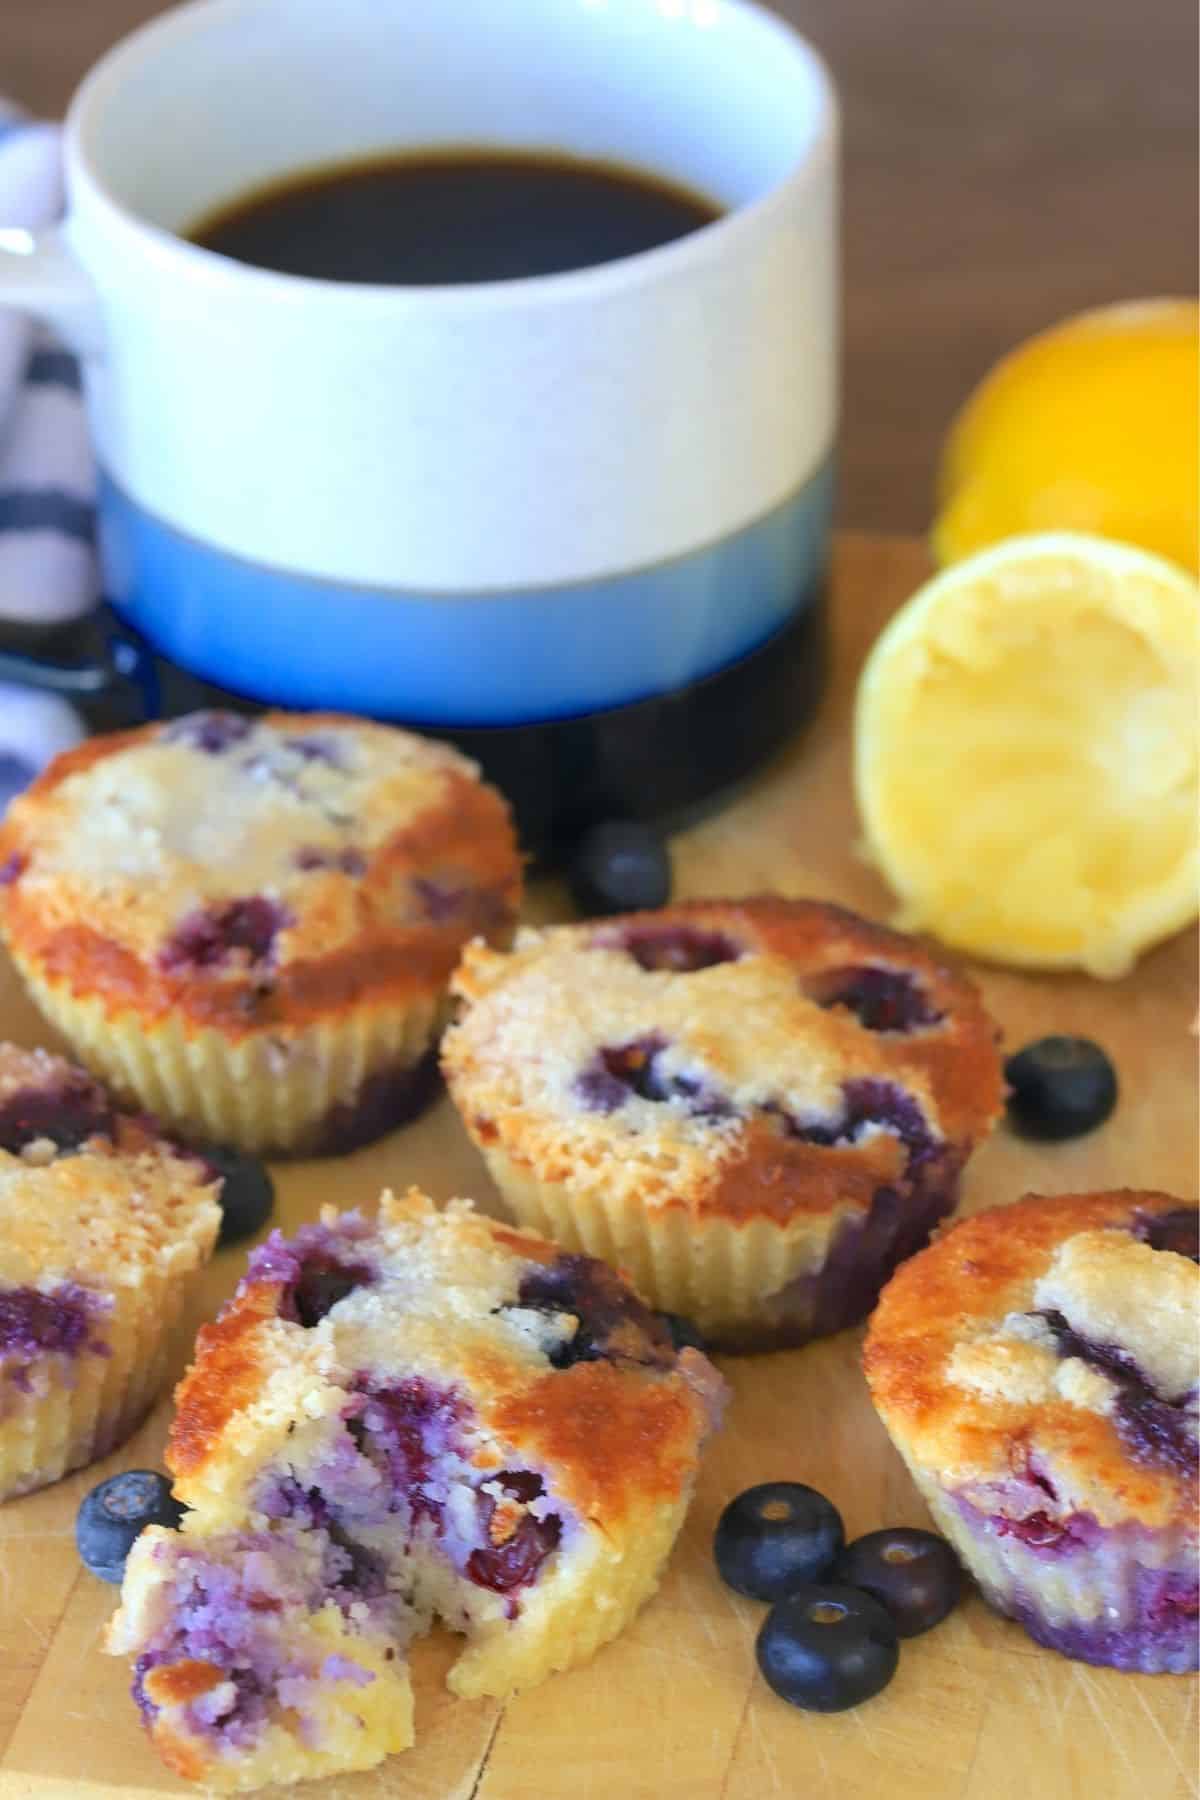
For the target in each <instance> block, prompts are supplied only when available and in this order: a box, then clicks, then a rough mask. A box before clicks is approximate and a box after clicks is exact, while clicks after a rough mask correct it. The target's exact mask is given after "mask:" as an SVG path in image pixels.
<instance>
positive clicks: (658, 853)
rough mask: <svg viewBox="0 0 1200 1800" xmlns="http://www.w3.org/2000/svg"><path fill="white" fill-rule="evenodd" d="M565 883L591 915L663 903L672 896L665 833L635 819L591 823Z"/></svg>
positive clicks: (643, 909)
mask: <svg viewBox="0 0 1200 1800" xmlns="http://www.w3.org/2000/svg"><path fill="white" fill-rule="evenodd" d="M567 885H568V887H569V888H570V890H571V898H572V900H574V902H575V905H576V906H577V907H578V909H579V911H580V912H581V913H582V914H583V916H584V917H585V918H589V919H598V918H606V917H607V916H608V915H609V914H610V913H623V912H649V911H652V910H653V909H654V908H656V907H659V906H665V905H666V903H667V901H668V900H669V899H670V897H671V858H670V854H669V853H668V850H667V846H666V843H665V842H664V840H663V837H662V834H661V833H660V832H658V831H656V830H655V829H654V827H653V825H640V824H638V823H637V822H636V821H634V820H632V819H631V820H626V821H620V820H614V821H613V822H612V823H611V824H608V825H596V826H593V828H592V830H591V831H588V832H585V833H584V835H583V837H581V838H580V840H579V843H578V844H577V845H576V847H575V853H574V855H573V856H572V858H571V861H570V864H569V865H568V868H567Z"/></svg>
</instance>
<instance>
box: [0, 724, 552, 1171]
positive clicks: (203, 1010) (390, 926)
mask: <svg viewBox="0 0 1200 1800" xmlns="http://www.w3.org/2000/svg"><path fill="white" fill-rule="evenodd" d="M476 777H477V771H476V769H475V765H474V764H473V763H470V762H468V761H466V759H465V758H463V757H461V756H459V755H458V754H457V752H456V751H453V750H451V749H448V748H446V747H445V746H444V745H441V744H435V743H432V742H430V741H428V740H426V739H424V738H419V737H414V736H412V735H410V734H409V733H407V732H402V731H396V730H393V729H391V728H390V727H388V726H384V725H373V724H369V723H366V722H365V721H361V720H360V721H356V720H351V719H345V718H340V717H337V716H336V715H331V714H312V715H289V714H286V713H268V714H266V715H265V716H263V717H261V718H259V719H256V720H251V719H249V718H242V717H240V716H237V715H235V714H232V713H214V712H209V713H196V714H193V715H191V716H190V717H188V718H183V719H176V720H174V721H172V722H171V723H169V724H165V725H149V726H146V727H144V728H142V729H141V730H138V731H131V732H121V733H117V734H115V735H113V736H110V737H102V738H97V739H94V740H92V741H91V742H90V743H87V744H83V745H80V746H79V747H78V748H77V749H74V750H71V751H68V752H67V753H66V754H65V755H62V756H60V757H58V758H57V759H56V760H55V761H54V762H53V763H52V764H51V765H50V767H49V768H48V769H47V770H46V772H45V773H44V774H43V775H42V776H41V777H40V778H39V780H38V781H36V782H35V783H34V785H33V786H32V788H30V789H29V791H28V792H27V793H26V794H25V795H23V796H21V797H20V798H18V799H17V800H16V801H15V802H14V803H13V805H12V807H11V808H10V810H9V812H8V814H7V815H6V816H5V818H4V820H3V821H2V822H0V935H2V936H3V939H4V941H5V942H6V943H7V945H8V948H9V950H10V952H11V954H12V957H13V960H14V962H15V963H16V965H17V968H18V969H19V970H20V972H21V974H22V976H23V977H24V979H25V982H26V985H27V986H28V988H29V991H30V993H31V995H32V996H33V999H34V1000H35V1001H36V1002H37V1004H38V1005H39V1006H40V1007H41V1009H42V1011H43V1012H44V1013H45V1014H46V1016H47V1017H48V1018H49V1019H50V1020H51V1021H52V1023H53V1024H54V1025H56V1026H57V1027H58V1028H59V1030H60V1031H62V1032H63V1033H64V1035H65V1036H66V1037H67V1038H68V1039H69V1040H70V1042H71V1044H72V1045H73V1046H74V1047H75V1049H76V1050H77V1051H78V1053H79V1055H80V1056H81V1058H82V1059H83V1060H84V1061H85V1062H86V1063H87V1064H88V1065H89V1067H91V1068H92V1069H94V1070H95V1071H96V1072H97V1073H98V1074H99V1075H100V1076H102V1077H103V1078H104V1079H105V1080H106V1081H107V1082H109V1083H110V1084H111V1085H112V1086H114V1087H115V1088H116V1089H117V1090H118V1091H119V1092H120V1093H122V1094H124V1095H127V1096H134V1097H135V1098H136V1100H137V1101H138V1103H139V1104H140V1105H141V1106H143V1107H146V1108H148V1109H149V1110H150V1111H152V1112H155V1113H157V1114H158V1115H159V1116H160V1117H161V1118H163V1119H164V1120H167V1121H169V1122H170V1124H171V1125H172V1126H173V1127H174V1128H175V1129H177V1130H178V1131H180V1132H182V1133H184V1134H185V1135H189V1136H192V1137H195V1138H208V1139H210V1140H215V1141H218V1142H223V1143H228V1144H233V1145H237V1146H238V1147H239V1148H241V1149H243V1150H249V1151H259V1152H270V1151H275V1152H295V1153H312V1154H317V1153H324V1152H331V1151H339V1150H345V1149H350V1148H353V1147H354V1146H356V1145H358V1144H361V1143H366V1142H367V1141H369V1140H370V1139H371V1138H372V1137H376V1136H378V1135H379V1134H380V1133H382V1132H384V1131H386V1130H389V1129H390V1128H391V1127H392V1126H394V1125H397V1124H399V1123H401V1122H402V1121H403V1120H404V1119H405V1118H407V1117H410V1116H411V1115H412V1114H413V1113H414V1111H416V1110H417V1109H418V1108H419V1106H420V1105H421V1104H422V1103H423V1102H424V1100H425V1099H426V1098H427V1097H428V1096H429V1094H430V1093H431V1092H432V1089H433V1084H434V1079H435V1075H436V1068H435V1061H436V1053H435V1050H434V1048H433V1046H434V1044H435V1041H436V1037H437V1033H438V1031H439V1029H440V1026H441V1023H442V1018H443V1012H444V1008H445V990H446V984H447V981H448V979H449V976H450V972H451V970H452V969H453V967H454V964H455V961H456V960H457V957H458V953H459V950H460V949H461V947H462V945H463V944H464V943H465V942H466V941H467V939H468V938H470V937H473V936H474V935H475V934H476V933H482V934H484V935H485V936H498V937H503V936H505V935H506V933H507V930H508V927H509V925H510V922H511V919H512V917H513V914H514V909H515V906H516V903H517V898H518V893H519V886H520V865H519V861H518V857H517V853H516V849H515V845H514V840H513V835H512V829H511V825H510V822H509V817H508V812H507V808H506V807H505V804H504V802H503V801H502V800H501V798H500V797H499V795H498V794H496V793H495V792H494V791H493V790H492V789H491V788H488V787H485V786H484V785H483V784H482V783H481V782H479V781H478V780H477V778H476Z"/></svg>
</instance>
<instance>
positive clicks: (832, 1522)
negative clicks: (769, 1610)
mask: <svg viewBox="0 0 1200 1800" xmlns="http://www.w3.org/2000/svg"><path fill="white" fill-rule="evenodd" d="M845 1541H846V1533H845V1530H844V1528H843V1525H842V1520H841V1515H840V1513H839V1512H838V1510H837V1508H836V1506H834V1505H833V1503H832V1502H831V1501H829V1500H827V1499H826V1498H825V1496H824V1494H818V1493H817V1491H816V1489H815V1488H810V1487H805V1486H804V1484H803V1483H802V1482H799V1481H764V1482H761V1483H760V1484H759V1486H758V1487H752V1488H747V1489H746V1491H745V1493H744V1494H739V1495H738V1496H737V1498H736V1499H735V1500H731V1501H730V1502H729V1505H728V1506H727V1507H726V1508H725V1511H724V1512H723V1513H722V1514H721V1517H720V1519H719V1521H718V1523H717V1530H716V1535H715V1536H714V1538H713V1555H714V1556H715V1558H716V1564H717V1570H718V1572H719V1574H720V1576H721V1579H722V1580H723V1581H725V1582H727V1583H728V1585H729V1586H730V1587H731V1588H736V1590H737V1592H738V1593H739V1594H749V1596H750V1598H751V1599H752V1600H780V1599H782V1598H783V1596H784V1595H785V1594H790V1593H793V1592H794V1591H795V1590H796V1589H797V1588H799V1587H803V1586H804V1585H805V1584H806V1583H811V1582H814V1581H820V1580H821V1579H822V1577H823V1576H824V1575H825V1574H826V1572H827V1571H828V1570H829V1568H830V1567H831V1565H832V1563H833V1560H834V1558H835V1557H836V1556H837V1554H838V1552H839V1551H840V1550H841V1548H842V1545H843V1544H844V1543H845Z"/></svg>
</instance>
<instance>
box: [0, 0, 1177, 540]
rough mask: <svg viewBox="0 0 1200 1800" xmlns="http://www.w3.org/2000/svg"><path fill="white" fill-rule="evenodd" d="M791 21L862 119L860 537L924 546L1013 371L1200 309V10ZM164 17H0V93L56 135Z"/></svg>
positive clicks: (851, 120)
mask: <svg viewBox="0 0 1200 1800" xmlns="http://www.w3.org/2000/svg"><path fill="white" fill-rule="evenodd" d="M502 3H503V0H497V4H502ZM507 3H508V4H513V5H515V4H519V3H520V0H507ZM777 5H778V10H780V11H781V12H783V13H785V14H786V15H787V16H788V17H790V18H791V19H793V20H794V22H795V23H796V24H798V25H799V26H800V27H801V28H802V29H803V30H804V31H806V32H807V33H808V35H809V36H810V37H811V38H812V39H813V41H814V42H815V43H816V44H817V45H818V47H819V48H820V49H821V50H822V51H823V52H824V54H825V56H826V58H827V59H828V61H829V62H830V64H831V65H832V67H833V70H834V73H835V75H836V77H837V80H838V83H839V85H840V87H841V91H842V95H843V101H844V108H845V136H846V170H845V175H846V200H845V271H846V303H845V316H846V372H845V425H844V431H843V439H842V444H843V452H842V467H843V490H842V515H843V518H844V519H845V520H846V521H847V522H848V523H850V524H853V525H859V526H866V527H870V528H872V529H874V530H892V529H896V530H916V531H920V530H923V529H924V527H925V525H926V524H927V522H928V518H929V506H930V497H929V496H930V478H931V472H932V468H933V463H934V459H935V457H936V454H937V447H938V443H939V440H940V437H941V434H942V431H943V430H944V428H945V425H946V422H947V420H948V419H949V417H950V414H951V413H952V411H953V409H954V408H955V406H956V405H957V403H958V402H959V400H960V399H961V398H962V396H963V394H964V393H965V392H966V390H967V389H968V387H969V386H970V385H971V383H972V382H973V381H974V380H975V379H976V378H977V377H978V376H979V375H980V374H981V373H982V372H983V371H984V369H986V368H987V366H988V364H989V363H990V362H991V361H992V360H993V359H994V358H995V357H996V356H998V355H999V354H1000V352H1001V351H1003V350H1004V349H1005V348H1007V346H1008V345H1010V344H1011V343H1013V342H1014V341H1015V340H1016V339H1018V338H1020V337H1022V336H1024V335H1026V334H1027V333H1028V332H1030V331H1033V330H1035V329H1037V328H1038V327H1039V326H1041V325H1044V324H1047V323H1049V322H1050V321H1051V320H1053V319H1055V318H1058V317H1060V316H1062V315H1063V314H1065V313H1068V312H1071V311H1074V310H1077V309H1079V308H1081V307H1085V306H1089V305H1094V304H1096V303H1098V302H1100V301H1104V300H1110V299H1115V298H1122V297H1131V296H1135V295H1145V294H1154V293H1183V292H1191V291H1192V290H1193V288H1194V285H1195V271H1196V217H1197V193H1196V99H1195V69H1196V37H1197V27H1196V16H1195V8H1194V6H1192V5H1190V4H1188V0H777ZM158 10H159V7H158V6H157V5H156V4H155V3H154V0H0V86H2V87H3V88H4V89H5V90H7V91H8V92H9V93H11V94H12V95H13V96H15V98H17V99H18V100H20V101H22V102H24V103H25V104H26V105H28V106H30V107H32V108H34V109H36V110H37V111H40V112H45V113H56V112H58V111H60V110H61V108H62V106H63V104H64V103H65V101H66V99H67V96H68V94H69V93H70V91H71V89H72V87H73V86H74V85H75V83H76V81H77V80H78V79H79V76H80V75H81V74H82V72H83V71H84V69H85V68H86V67H87V66H88V64H89V63H90V62H92V61H93V60H94V58H95V57H96V56H98V55H99V54H100V52H101V51H102V50H104V49H105V48H106V46H107V45H109V44H110V43H111V42H112V41H113V40H114V39H115V38H117V37H118V36H120V35H121V33H123V32H125V31H127V30H128V29H129V28H130V27H131V26H133V25H135V24H137V23H138V22H139V21H140V20H142V19H144V18H147V17H148V16H149V15H150V14H151V13H153V12H157V11H158Z"/></svg>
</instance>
